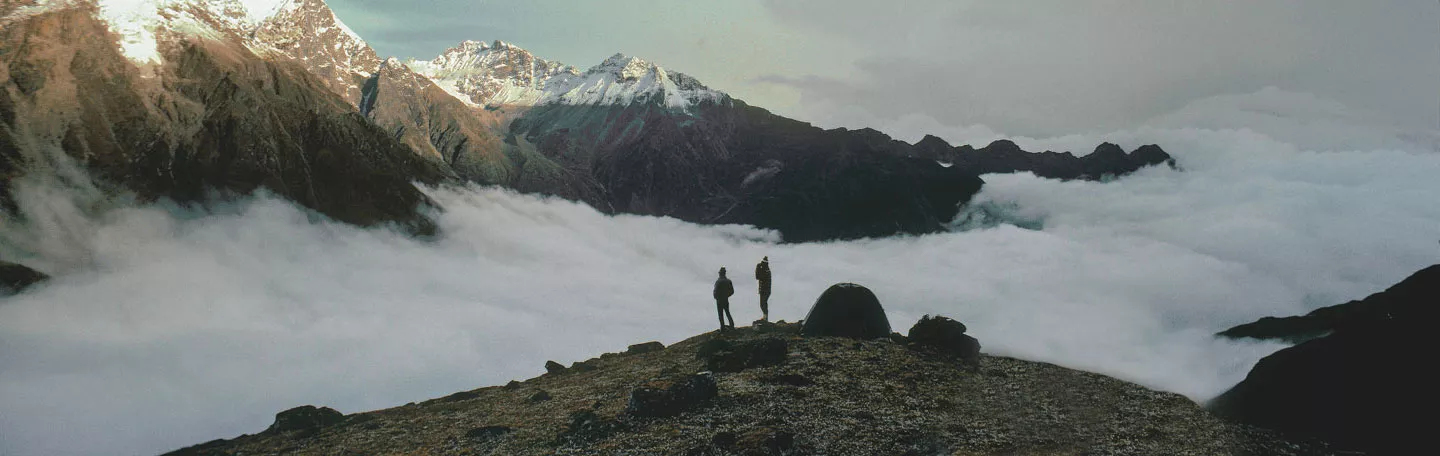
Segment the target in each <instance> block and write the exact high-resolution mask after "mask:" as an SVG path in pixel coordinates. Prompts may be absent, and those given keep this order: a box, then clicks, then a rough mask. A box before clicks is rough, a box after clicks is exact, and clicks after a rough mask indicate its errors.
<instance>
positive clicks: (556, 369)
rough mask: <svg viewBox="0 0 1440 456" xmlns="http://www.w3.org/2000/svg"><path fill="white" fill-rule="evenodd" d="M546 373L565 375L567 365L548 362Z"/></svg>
mask: <svg viewBox="0 0 1440 456" xmlns="http://www.w3.org/2000/svg"><path fill="white" fill-rule="evenodd" d="M545 373H547V374H563V373H565V365H564V364H560V363H557V362H554V361H546V362H545Z"/></svg>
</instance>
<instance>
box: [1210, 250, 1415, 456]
mask: <svg viewBox="0 0 1440 456" xmlns="http://www.w3.org/2000/svg"><path fill="white" fill-rule="evenodd" d="M1437 318H1440V265H1435V266H1431V267H1428V268H1425V269H1423V270H1421V271H1419V272H1416V273H1415V274H1414V275H1411V276H1410V277H1409V278H1406V279H1405V280H1404V281H1401V282H1400V283H1398V284H1396V285H1395V286H1392V287H1390V288H1389V289H1386V290H1385V291H1382V292H1379V293H1376V294H1373V295H1370V296H1368V297H1366V298H1365V299H1362V300H1359V301H1352V302H1349V303H1346V304H1341V305H1338V306H1334V307H1327V308H1325V309H1320V310H1317V311H1316V312H1312V313H1311V314H1310V315H1307V316H1304V317H1290V318H1286V319H1265V320H1261V321H1259V322H1256V323H1251V324H1249V325H1243V326H1239V327H1236V328H1234V329H1231V330H1229V331H1226V332H1225V333H1222V334H1232V335H1244V336H1251V337H1256V336H1259V337H1274V338H1282V339H1294V338H1307V337H1315V336H1316V335H1318V334H1326V335H1323V336H1322V337H1318V338H1314V339H1311V340H1308V341H1306V342H1303V343H1301V344H1299V345H1296V346H1294V347H1290V348H1286V349H1284V350H1280V351H1279V352H1276V353H1275V354H1272V355H1270V356H1267V357H1265V358H1264V359H1262V360H1260V362H1259V363H1258V364H1256V365H1255V368H1254V369H1252V370H1251V371H1250V374H1249V375H1248V376H1246V377H1245V380H1244V381H1242V382H1240V384H1239V385H1236V386H1235V387H1234V388H1232V389H1231V390H1230V391H1227V392H1226V393H1225V394H1223V395H1221V396H1220V397H1218V398H1216V399H1215V400H1214V401H1212V403H1211V404H1210V405H1209V407H1210V408H1211V409H1212V410H1215V411H1216V413H1218V414H1220V415H1221V416H1225V417H1227V418H1230V419H1233V420H1235V421H1238V422H1242V423H1248V424H1253V425H1255V426H1261V427H1265V428H1269V429H1275V430H1278V431H1282V432H1284V433H1287V434H1289V435H1293V436H1297V437H1302V438H1320V439H1325V440H1326V441H1328V442H1330V443H1332V444H1334V445H1335V446H1336V447H1337V448H1342V449H1347V450H1360V451H1365V452H1367V453H1369V454H1382V455H1383V454H1390V455H1408V454H1422V453H1425V452H1426V451H1429V449H1430V448H1432V447H1434V444H1433V442H1432V441H1431V440H1430V436H1429V429H1427V428H1426V426H1425V425H1424V424H1423V423H1424V422H1425V420H1423V419H1420V420H1417V419H1416V418H1415V417H1420V416H1425V414H1427V413H1428V412H1430V405H1431V404H1434V403H1435V398H1436V394H1435V392H1434V388H1435V385H1436V384H1437V382H1440V375H1437V374H1436V372H1437V370H1436V369H1434V367H1433V366H1431V365H1429V362H1428V361H1429V360H1434V359H1436V357H1437V356H1440V343H1437V342H1436V340H1435V338H1434V336H1433V335H1432V334H1433V330H1432V328H1433V327H1434V324H1435V322H1436V321H1437Z"/></svg>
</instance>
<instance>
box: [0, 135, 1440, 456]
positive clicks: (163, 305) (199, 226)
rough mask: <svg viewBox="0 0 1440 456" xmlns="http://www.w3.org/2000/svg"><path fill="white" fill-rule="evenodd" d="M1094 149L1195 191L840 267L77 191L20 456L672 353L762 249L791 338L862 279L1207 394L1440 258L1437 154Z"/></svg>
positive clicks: (21, 410) (450, 198) (598, 233)
mask: <svg viewBox="0 0 1440 456" xmlns="http://www.w3.org/2000/svg"><path fill="white" fill-rule="evenodd" d="M972 130H973V129H972ZM981 130H983V129H981ZM1101 140H1110V141H1116V142H1118V143H1120V144H1123V145H1126V146H1127V147H1135V146H1137V145H1139V144H1142V143H1151V142H1156V143H1160V144H1164V145H1165V147H1166V148H1167V150H1169V151H1170V152H1171V153H1173V154H1175V155H1176V156H1177V157H1178V158H1179V160H1180V162H1181V163H1182V164H1183V165H1184V166H1185V168H1186V169H1185V171H1184V172H1177V171H1172V170H1167V169H1149V170H1146V171H1142V172H1141V173H1138V174H1136V175H1134V176H1132V177H1129V178H1126V179H1123V180H1120V181H1117V182H1111V183H1103V184H1102V183H1091V182H1057V181H1049V180H1044V179H1037V178H1034V177H1033V176H1029V175H1006V176H1001V175H992V176H988V177H987V179H988V184H987V186H986V188H985V190H984V191H983V192H982V194H981V195H980V197H979V198H980V200H981V201H982V202H990V203H995V204H994V205H993V206H994V207H1000V208H1010V209H1008V210H1010V211H1013V212H1014V213H1012V214H1010V215H1011V216H1014V217H1016V218H1018V219H1025V220H1038V221H1040V223H1041V224H1042V225H1043V229H1042V230H1039V231H1036V230H1026V229H1020V228H1016V227H1013V226H1008V225H1001V226H998V227H994V228H990V229H981V230H974V231H967V232H956V233H946V234H937V235H930V236H920V237H904V238H893V239H882V240H869V241H859V242H844V243H826V244H805V245H777V244H776V243H775V241H776V238H775V236H774V235H773V234H772V233H768V232H764V231H759V230H755V229H752V228H748V227H740V226H719V227H702V226H695V225H690V224H686V223H682V222H679V221H675V220H670V219H657V218H648V217H633V216H618V217H608V216H604V215H602V214H599V213H597V212H595V211H594V210H592V209H590V208H588V207H585V206H582V205H578V204H574V203H569V202H565V201H559V200H549V199H541V198H535V197H529V196H521V195H515V194H512V193H509V192H505V191H501V190H496V189H461V190H435V191H433V196H434V197H435V198H436V199H437V200H439V201H440V202H441V203H442V204H443V205H444V206H445V207H446V208H447V211H446V212H445V213H443V214H441V215H440V216H439V220H440V223H441V224H442V227H443V229H444V232H445V233H446V234H445V235H444V236H443V237H441V238H439V239H436V240H433V241H415V240H411V239H407V238H405V237H403V236H401V235H398V234H396V233H393V232H390V231H386V230H362V229H357V228H353V227H349V226H344V225H338V224H333V223H328V222H316V221H314V220H313V219H312V217H311V216H310V215H308V214H305V213H303V212H301V211H299V210H297V209H295V208H294V207H293V206H292V205H290V204H288V203H284V202H281V201H277V200H275V199H273V198H269V197H264V196H261V197H257V198H254V199H252V200H248V201H244V202H241V203H237V204H235V205H232V206H229V207H222V208H215V209H211V210H209V211H197V210H193V209H183V208H173V207H139V208H125V209H118V210H114V211H110V212H108V213H106V214H104V215H102V216H99V217H95V218H89V219H86V218H84V217H79V216H77V214H82V213H83V211H78V210H74V209H73V208H71V207H69V206H68V205H67V201H68V200H66V199H65V198H61V197H60V196H61V194H59V193H55V192H30V193H22V196H23V198H24V199H26V200H27V202H28V203H29V205H28V206H27V207H29V208H31V210H32V211H38V212H47V211H48V212H49V213H52V214H69V215H67V216H64V217H59V216H57V217H50V218H45V219H43V220H48V222H46V223H47V224H46V225H42V226H40V227H39V229H40V230H42V231H44V230H49V231H46V232H53V231H54V230H56V229H57V227H65V232H66V233H69V234H67V236H68V237H67V238H66V239H71V241H63V240H61V241H55V242H51V243H49V244H47V245H49V247H48V248H47V249H42V250H39V251H18V250H15V249H13V248H12V249H0V253H4V254H5V255H6V256H7V258H12V259H13V258H17V257H25V258H27V259H29V260H31V261H37V260H47V259H48V260H49V261H38V262H36V263H35V264H40V265H44V266H46V267H47V268H49V269H50V272H58V273H59V274H58V277H57V278H56V280H55V281H54V282H52V283H50V284H49V285H46V286H44V287H41V288H39V289H36V290H34V291H32V292H30V293H27V294H25V295H21V296H18V297H16V298H13V299H10V300H7V301H4V302H0V346H3V347H5V349H4V350H3V351H0V366H3V368H0V410H5V411H6V413H4V414H0V437H3V438H0V453H4V454H15V455H39V454H45V455H64V454H95V453H125V454H143V453H154V452H158V451H162V450H166V449H173V448H176V447H179V446H182V445H185V444H193V443H198V442H202V441H205V440H209V439H213V438H220V437H231V436H234V435H238V434H240V433H249V432H256V431H259V430H261V429H263V428H264V427H265V426H266V425H267V424H268V423H269V422H270V420H271V419H272V417H273V414H274V413H275V412H277V411H280V410H283V409H286V408H289V407H293V406H296V405H302V404H317V405H328V406H332V407H336V408H338V409H340V410H342V411H344V412H347V413H348V412H358V411H365V410H372V409H377V408H384V407H389V406H395V405H399V404H403V403H405V402H410V401H418V400H424V399H427V398H433V397H438V396H442V395H445V394H449V393H452V392H455V391H460V390H465V389H471V388H475V387H479V386H483V385H495V384H502V383H504V382H505V381H508V380H510V379H517V378H528V377H530V376H533V375H536V374H539V373H541V372H542V370H543V369H542V367H541V365H542V364H543V362H544V361H545V360H547V359H554V360H557V361H561V362H566V363H568V362H571V361H576V360H582V359H586V358H589V357H592V356H596V355H598V354H600V352H602V351H617V350H621V349H623V348H624V347H625V346H626V345H628V344H631V343H637V342H642V341H646V340H660V341H663V342H666V343H672V342H675V341H678V340H680V339H683V338H685V337H689V336H691V335H694V334H698V333H700V332H702V331H707V330H710V329H712V328H713V327H715V326H716V322H715V321H714V320H713V318H714V313H713V307H712V306H713V303H712V301H711V299H710V297H709V290H710V284H711V282H712V280H713V278H714V273H715V270H716V269H717V268H718V267H720V266H727V267H729V268H730V269H731V270H733V271H737V272H739V273H737V274H732V275H733V276H734V278H735V279H737V280H736V282H737V283H736V285H737V287H738V288H739V289H740V290H741V292H740V294H739V296H738V297H737V298H736V299H735V300H734V302H735V305H734V306H735V308H734V310H735V312H736V314H737V317H739V318H738V319H739V320H741V321H749V320H751V319H754V318H757V317H758V313H759V311H758V306H757V305H756V303H755V300H754V299H753V298H751V297H750V296H753V295H752V294H751V293H750V290H753V287H754V286H755V283H754V281H753V278H750V277H749V274H748V271H749V270H750V268H751V267H752V266H753V264H754V262H755V261H757V260H758V259H759V258H760V257H761V256H764V255H768V256H769V257H770V258H771V261H772V264H773V268H774V271H775V294H774V296H773V298H772V300H771V308H772V312H773V314H774V315H773V317H775V318H783V319H788V320H795V319H798V318H801V317H803V315H804V313H805V312H806V311H807V310H808V307H809V304H810V303H811V302H812V300H813V299H814V298H815V297H816V296H818V295H819V293H820V292H821V291H823V289H824V288H825V287H827V286H829V285H831V284H833V283H837V282H846V281H852V282H857V283H861V284H864V285H867V286H869V287H871V288H872V289H873V290H875V292H876V293H877V294H878V295H879V296H880V298H881V299H882V301H883V302H884V304H885V306H886V308H887V310H888V311H889V314H890V318H891V319H892V322H893V324H894V326H895V327H897V329H902V330H903V329H905V328H908V326H909V325H910V324H911V323H913V322H914V321H915V320H916V319H918V318H919V317H920V316H921V315H922V314H926V313H939V314H943V315H947V316H951V317H954V318H957V319H960V320H962V321H964V322H966V324H968V325H969V326H970V327H971V329H972V332H973V333H974V334H975V335H976V336H977V337H978V338H979V339H980V340H981V342H982V343H983V344H984V346H985V351H987V352H989V353H992V354H1001V355H1010V356H1016V357H1020V358H1024V359H1031V360H1039V361H1049V362H1055V363H1058V364H1061V365H1064V366H1069V367H1073V368H1080V369H1087V370H1093V371H1097V372H1102V373H1106V374H1110V375H1113V376H1116V377H1119V378H1122V379H1127V380H1131V381H1135V382H1139V383H1141V384H1144V385H1147V386H1150V387H1154V388H1158V389H1163V390H1168V391H1175V392H1179V393H1183V394H1186V395H1188V396H1190V397H1192V398H1195V399H1197V400H1203V399H1205V398H1207V397H1210V396H1212V395H1214V394H1217V393H1219V392H1220V391H1222V390H1223V389H1225V388H1227V387H1228V386H1230V385H1231V384H1233V383H1234V382H1236V381H1238V380H1239V379H1240V378H1241V377H1242V376H1243V375H1244V373H1245V372H1246V371H1247V370H1248V369H1249V367H1250V366H1251V365H1252V364H1253V363H1254V361H1255V360H1257V359H1258V358H1259V357H1261V356H1263V355H1264V354H1266V353H1269V352H1271V351H1273V350H1275V349H1276V348H1278V346H1277V345H1273V344H1250V343H1235V342H1226V341H1217V340H1214V339H1213V338H1211V337H1210V334H1211V333H1212V332H1214V331H1216V330H1219V329H1223V328H1225V327H1227V326H1229V325H1232V324H1235V323H1239V322H1243V321H1248V320H1251V319H1254V318H1256V317H1259V316H1263V315H1273V314H1292V313H1298V312H1304V311H1306V310H1309V309H1312V308H1315V307H1318V306H1322V305H1329V304H1334V303H1337V302H1342V301H1345V300H1348V299H1354V298H1358V297H1361V296H1364V295H1366V294H1369V293H1372V292H1374V291H1377V290H1380V289H1383V288H1384V287H1385V286H1387V285H1389V284H1392V283H1394V282H1396V281H1398V280H1400V279H1401V278H1403V277H1405V276H1406V275H1408V274H1409V273H1410V272H1413V271H1414V270H1416V269H1419V268H1420V267H1423V266H1425V265H1429V264H1433V263H1435V262H1436V259H1437V257H1440V255H1437V253H1440V250H1437V246H1436V240H1437V239H1440V233H1437V232H1436V227H1437V226H1440V207H1437V206H1436V205H1434V203H1433V201H1434V198H1433V197H1434V195H1436V194H1440V181H1437V180H1436V179H1434V176H1436V175H1440V154H1434V153H1426V152H1417V151H1405V150H1385V149H1380V150H1361V151H1345V150H1327V151H1321V152H1316V151H1308V150H1307V149H1306V148H1301V147H1298V146H1296V145H1294V144H1291V143H1288V142H1285V141H1281V140H1277V139H1275V137H1273V136H1270V135H1266V134H1262V133H1259V132H1256V131H1253V130H1223V129H1194V128H1176V129H1166V128H1156V127H1146V128H1140V129H1136V130H1131V131H1122V132H1117V133H1112V134H1107V135H1096V136H1065V137H1058V138H1049V139H1029V138H1021V140H1020V142H1021V145H1022V146H1025V147H1027V148H1029V147H1034V148H1052V149H1057V150H1058V149H1072V150H1083V149H1082V148H1084V147H1087V146H1092V147H1093V145H1094V144H1096V143H1097V142H1099V141H1101ZM76 225H79V226H76ZM10 228H15V227H10ZM9 239H11V240H14V239H23V238H17V237H13V236H12V237H10V238H9ZM74 239H81V240H80V241H74ZM0 247H3V243H0Z"/></svg>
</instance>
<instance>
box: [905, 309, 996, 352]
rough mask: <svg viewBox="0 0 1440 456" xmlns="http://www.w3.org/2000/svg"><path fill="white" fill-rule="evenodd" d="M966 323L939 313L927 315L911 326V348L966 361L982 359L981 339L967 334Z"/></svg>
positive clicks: (907, 338) (908, 338) (909, 337)
mask: <svg viewBox="0 0 1440 456" xmlns="http://www.w3.org/2000/svg"><path fill="white" fill-rule="evenodd" d="M965 330H966V328H965V324H964V323H961V322H958V321H955V320H951V319H949V318H945V317H942V316H939V315H936V316H934V317H931V316H929V315H926V316H924V317H921V318H920V321H918V322H916V323H915V326H912V327H910V335H909V336H908V337H906V340H907V341H908V342H909V346H910V348H914V349H919V350H925V351H931V352H935V353H939V354H941V355H945V356H950V357H954V358H956V359H959V360H961V361H963V362H966V363H973V362H975V361H978V360H979V359H980V341H978V340H975V338H974V337H970V336H969V335H967V334H965Z"/></svg>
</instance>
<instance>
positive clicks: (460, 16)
mask: <svg viewBox="0 0 1440 456" xmlns="http://www.w3.org/2000/svg"><path fill="white" fill-rule="evenodd" d="M329 3H330V4H331V5H332V7H333V8H334V9H335V10H336V11H337V14H338V15H339V16H340V17H341V19H342V20H344V21H345V22H346V23H348V24H349V25H350V26H351V27H352V28H354V29H355V30H356V31H357V32H359V33H360V34H361V35H362V36H364V37H366V39H367V40H368V41H369V42H370V43H371V44H372V45H373V46H374V47H375V48H376V49H377V50H378V51H379V52H380V53H381V54H386V55H396V56H401V57H413V58H421V59H429V58H431V57H433V56H435V55H438V54H439V53H440V51H442V50H443V49H445V48H447V47H450V46H453V45H454V44H455V43H458V42H459V41H461V40H465V39H476V40H496V39H499V40H504V41H507V42H511V43H513V44H516V45H519V46H521V47H524V48H527V49H529V50H531V51H532V52H535V53H536V54H537V55H539V56H541V57H544V58H549V59H554V60H559V61H563V62H566V63H569V64H572V65H576V66H579V67H581V68H584V67H588V66H590V65H593V64H596V63H599V62H600V61H601V60H602V59H604V58H605V57H607V56H609V55H611V54H614V53H617V52H621V53H625V54H629V55H634V56H638V57H642V58H645V59H648V60H651V61H654V62H657V63H659V64H661V65H663V66H665V67H667V68H669V69H673V70H676V71H681V72H685V73H688V74H691V75H693V76H696V77H698V78H699V79H700V80H701V81H703V82H705V83H707V84H708V85H710V86H711V87H713V88H718V89H720V90H723V91H726V92H728V93H730V94H732V95H734V96H736V97H738V98H741V99H744V100H746V101H748V102H750V103H752V104H755V105H759V106H763V107H767V108H770V109H772V110H774V111H776V112H778V113H781V114H784V115H787V116H791V117H795V118H799V119H801V120H806V121H810V122H814V123H816V124H819V125H823V126H847V127H863V126H872V127H890V128H891V129H892V130H896V131H897V133H898V134H900V135H907V136H910V135H914V134H918V133H916V132H910V131H904V130H903V129H901V128H900V127H895V126H893V125H892V124H893V123H895V122H897V121H899V120H901V119H909V120H908V121H909V122H911V123H917V122H918V123H924V124H929V123H933V124H934V125H935V126H936V127H937V128H940V129H956V128H971V129H973V128H975V127H976V126H984V127H986V128H988V129H989V130H990V131H992V132H993V134H991V135H988V136H996V137H999V136H1028V137H1048V136H1058V135H1063V134H1074V133H1103V132H1108V131H1114V130H1116V129H1120V128H1127V127H1132V126H1136V125H1141V124H1146V123H1149V122H1151V121H1152V120H1153V119H1155V118H1157V117H1160V116H1164V115H1167V114H1170V113H1172V112H1174V111H1177V110H1181V109H1183V108H1185V107H1186V106H1187V105H1188V104H1190V103H1192V102H1194V101H1195V100H1202V99H1207V98H1212V97H1226V96H1230V97H1234V96H1243V95H1248V94H1254V93H1258V92H1261V91H1263V90H1265V89H1267V88H1274V89H1277V90H1279V91H1283V92H1289V93H1298V94H1304V95H1308V96H1315V97H1318V98H1321V99H1324V100H1328V101H1333V102H1335V103H1337V104H1339V105H1342V106H1344V107H1345V109H1346V110H1347V111H1350V112H1353V113H1355V114H1353V116H1355V117H1363V118H1364V121H1365V122H1367V123H1371V124H1379V125H1389V126H1392V127H1395V128H1398V129H1402V130H1407V131H1413V130H1421V131H1424V130H1434V129H1437V128H1440V83H1437V82H1436V81H1440V25H1437V24H1440V2H1435V1H1432V0H1377V1H1367V2H1354V1H1347V0H1303V1H1302V0H1265V1H1247V2H1239V1H1221V2H1193V1H1179V0H1133V1H1119V0H1093V1H1083V2H1077V1H1069V0H1030V1H1019V2H991V1H978V0H971V1H967V0H898V1H889V2H873V1H857V0H824V1H820V0H733V1H724V2H715V1H695V0H617V1H606V2H597V1H590V2H573V1H565V0H431V1H427V2H424V3H425V5H427V6H426V7H424V8H417V7H415V3H412V2H397V1H386V0H330V2H329ZM961 139H969V138H968V137H967V138H961Z"/></svg>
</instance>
